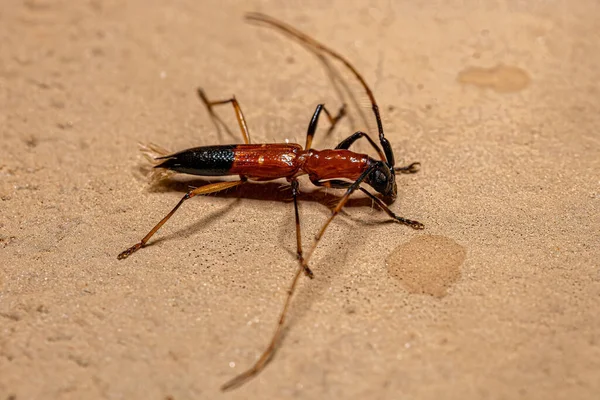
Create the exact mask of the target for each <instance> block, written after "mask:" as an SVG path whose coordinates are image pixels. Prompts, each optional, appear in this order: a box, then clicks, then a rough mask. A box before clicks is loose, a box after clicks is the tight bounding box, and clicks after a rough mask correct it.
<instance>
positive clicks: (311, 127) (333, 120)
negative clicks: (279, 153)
mask: <svg viewBox="0 0 600 400" xmlns="http://www.w3.org/2000/svg"><path fill="white" fill-rule="evenodd" d="M321 111H323V112H325V115H327V119H329V123H330V124H331V125H330V126H329V129H328V130H327V136H329V135H330V134H331V132H333V130H334V129H335V126H336V125H337V123H338V122H339V120H340V119H342V117H343V116H344V115H346V105H345V104H344V105H342V106H341V107H340V109H339V111H338V113H337V115H336V116H332V115H331V113H330V112H329V110H327V108H325V105H324V104H319V105H318V106H317V108H316V109H315V112H314V114H313V116H312V118H311V119H310V123H309V124H308V130H307V132H306V145H305V146H304V150H308V149H310V148H311V147H312V141H313V137H314V136H315V131H316V130H317V124H318V122H319V116H320V114H321Z"/></svg>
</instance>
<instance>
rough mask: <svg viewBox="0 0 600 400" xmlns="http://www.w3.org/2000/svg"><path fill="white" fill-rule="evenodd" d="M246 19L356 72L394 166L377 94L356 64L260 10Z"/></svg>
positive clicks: (385, 150)
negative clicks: (264, 25) (275, 31)
mask: <svg viewBox="0 0 600 400" xmlns="http://www.w3.org/2000/svg"><path fill="white" fill-rule="evenodd" d="M246 19H247V20H249V21H254V22H258V23H264V24H267V25H269V26H271V27H274V28H277V29H279V30H280V31H283V32H284V33H286V34H288V35H291V36H293V37H294V38H296V39H298V40H300V41H301V42H304V43H306V44H308V45H310V46H312V47H314V48H316V49H319V50H320V51H322V52H324V53H327V54H329V55H330V56H331V57H333V58H335V59H336V60H338V61H340V62H341V63H342V64H344V65H345V66H346V68H348V70H350V71H351V72H352V73H353V74H354V76H355V77H356V79H358V81H359V82H360V84H361V85H362V87H363V88H364V89H365V92H366V93H367V96H368V97H369V100H370V101H371V107H372V109H373V114H375V119H376V120H377V130H378V131H379V141H380V143H381V146H382V147H383V151H384V153H385V158H386V159H387V163H388V164H389V165H390V167H393V166H394V164H395V160H394V153H393V151H392V146H391V145H390V142H389V141H388V140H387V139H386V138H385V136H384V134H383V124H382V123H381V115H380V114H379V106H378V105H377V102H376V101H375V96H374V95H373V91H371V88H370V87H369V85H367V82H366V81H365V79H364V78H363V77H362V75H361V74H360V73H359V72H358V71H357V70H356V68H354V66H353V65H352V64H350V61H348V60H347V59H346V58H345V57H344V56H342V55H341V54H339V53H337V52H335V51H334V50H331V49H330V48H329V47H327V46H325V45H324V44H321V43H320V42H317V41H316V40H315V39H313V38H311V37H310V36H308V35H306V34H305V33H303V32H300V31H299V30H297V29H296V28H294V27H292V26H290V25H288V24H286V23H284V22H281V21H279V20H277V19H275V18H273V17H270V16H268V15H265V14H262V13H258V12H251V13H247V14H246Z"/></svg>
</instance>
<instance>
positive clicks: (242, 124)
mask: <svg viewBox="0 0 600 400" xmlns="http://www.w3.org/2000/svg"><path fill="white" fill-rule="evenodd" d="M198 96H199V97H200V100H202V102H203V103H204V105H205V106H206V108H207V109H208V112H209V114H210V117H211V118H212V119H213V121H215V120H216V121H219V123H221V124H222V125H223V126H225V129H227V131H228V132H229V129H228V128H227V125H226V124H225V123H224V122H223V121H222V120H221V119H220V118H219V117H218V116H217V114H215V112H214V111H213V109H212V107H213V106H217V105H221V104H227V103H231V105H232V106H233V110H234V111H235V117H236V118H237V121H238V125H239V126H240V131H241V132H242V136H243V137H244V143H246V144H250V130H249V129H248V124H246V118H244V113H243V112H242V107H240V103H238V101H237V99H236V98H235V96H233V97H232V98H230V99H227V100H216V101H211V100H208V97H206V93H204V90H202V88H198ZM215 125H216V126H217V129H218V125H217V124H216V122H215ZM229 133H231V132H229Z"/></svg>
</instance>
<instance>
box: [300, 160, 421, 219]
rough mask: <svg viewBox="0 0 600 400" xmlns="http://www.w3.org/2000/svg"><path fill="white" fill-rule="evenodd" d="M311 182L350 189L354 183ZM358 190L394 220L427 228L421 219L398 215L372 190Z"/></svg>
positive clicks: (336, 181) (333, 180)
mask: <svg viewBox="0 0 600 400" xmlns="http://www.w3.org/2000/svg"><path fill="white" fill-rule="evenodd" d="M415 164H418V163H415ZM410 167H412V164H411V165H409V166H408V167H406V168H410ZM311 182H312V183H313V184H314V185H315V186H325V187H330V188H334V189H348V188H349V187H350V186H351V185H352V183H349V182H346V181H341V180H337V179H331V180H328V181H319V180H313V181H311ZM358 190H360V191H361V192H363V193H364V194H366V195H367V196H369V197H370V198H371V199H372V200H373V201H374V202H375V203H377V205H378V206H379V207H381V209H382V210H383V211H385V212H386V214H387V215H389V216H390V217H391V218H392V219H393V220H394V221H396V222H399V223H401V224H404V225H408V226H410V227H411V228H413V229H425V226H424V225H423V224H422V223H420V222H419V221H414V220H412V219H407V218H403V217H400V216H398V215H396V214H395V213H394V212H393V211H392V210H390V208H389V207H388V206H387V204H385V203H384V202H383V200H381V199H380V198H379V197H377V196H375V195H373V194H372V193H371V192H369V191H368V190H367V189H365V188H363V187H362V186H360V187H359V188H358Z"/></svg>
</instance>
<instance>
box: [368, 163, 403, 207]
mask: <svg viewBox="0 0 600 400" xmlns="http://www.w3.org/2000/svg"><path fill="white" fill-rule="evenodd" d="M371 162H372V164H371V165H372V167H371V168H372V171H371V173H369V176H367V178H366V179H365V182H366V183H367V184H369V186H371V187H372V188H373V189H375V190H376V191H377V192H379V193H381V194H382V195H383V197H384V200H385V201H386V202H387V203H392V202H393V201H394V200H396V195H397V192H398V187H397V186H396V174H395V172H394V168H390V167H389V166H388V164H387V163H386V162H385V161H378V160H373V159H371Z"/></svg>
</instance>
